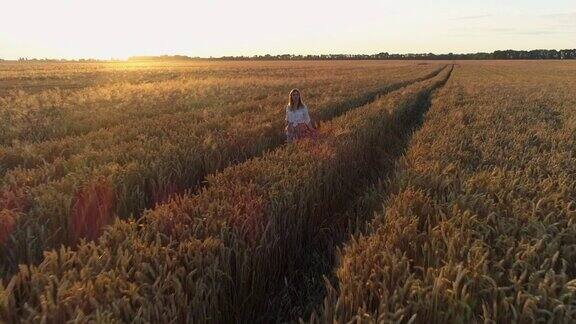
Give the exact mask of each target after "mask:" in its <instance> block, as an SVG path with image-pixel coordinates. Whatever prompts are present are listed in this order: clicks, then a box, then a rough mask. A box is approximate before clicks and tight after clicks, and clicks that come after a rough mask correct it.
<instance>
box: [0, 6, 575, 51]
mask: <svg viewBox="0 0 576 324" xmlns="http://www.w3.org/2000/svg"><path fill="white" fill-rule="evenodd" d="M0 7H1V8H2V10H1V14H0V58H3V59H16V58H19V57H28V58H66V59H77V58H99V59H109V58H118V59H124V58H127V57H129V56H134V55H162V54H168V55H173V54H180V55H189V56H201V57H209V56H214V57H219V56H228V55H234V56H236V55H256V54H259V55H263V54H271V55H276V54H328V53H351V54H362V53H363V54H375V53H380V52H389V53H429V52H432V53H449V52H453V53H472V52H492V51H494V50H499V49H516V50H528V49H567V48H576V1H575V0H548V1H542V0H540V1H534V0H522V1H520V0H508V1H505V0H499V1H496V0H482V1H480V0H458V1H456V0H437V1H424V0H412V1H388V0H387V1H375V0H354V1H334V0H332V1H324V0H322V1H314V0H306V1H303V0H292V1H273V0H244V1H223V0H214V1H208V0H206V1H202V0H192V1H190V0H189V1H179V0H162V1H146V0H138V1H133V0H99V1H83V0H42V1H40V0H17V1H16V0H0Z"/></svg>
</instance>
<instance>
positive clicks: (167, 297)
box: [0, 70, 449, 322]
mask: <svg viewBox="0 0 576 324" xmlns="http://www.w3.org/2000/svg"><path fill="white" fill-rule="evenodd" d="M448 75H449V71H448V70H444V71H443V72H441V73H440V75H438V76H436V77H434V78H432V79H430V80H426V81H422V82H419V83H416V84H414V85H410V86H408V87H406V88H404V89H401V90H398V91H396V92H393V93H390V94H389V95H387V96H384V97H382V98H379V99H377V100H375V101H374V102H372V103H370V104H368V105H365V106H362V107H359V108H356V109H353V110H351V111H349V112H347V113H345V114H344V115H342V116H340V117H338V118H335V119H334V120H332V121H330V122H329V123H326V124H325V125H324V126H323V127H322V131H321V136H320V138H319V139H318V140H316V141H310V140H306V141H301V142H298V143H296V144H294V145H287V146H285V147H282V148H279V149H277V150H274V151H271V152H268V153H266V154H264V155H263V156H262V157H258V158H253V159H251V160H249V161H247V162H245V163H242V164H238V165H235V166H231V167H229V168H226V169H225V170H223V171H222V172H220V173H217V174H215V175H213V176H210V177H208V185H207V186H206V187H205V188H204V189H202V190H201V192H199V193H198V194H197V195H192V196H187V195H185V196H181V197H177V198H176V199H175V200H172V201H171V202H169V203H168V204H164V205H160V206H158V207H157V208H156V209H154V210H152V211H149V212H147V213H146V214H145V217H144V218H143V219H142V220H141V221H139V222H136V221H133V220H128V221H117V222H116V223H115V224H114V225H113V226H112V227H110V228H109V230H107V231H106V232H105V233H104V235H103V236H102V237H101V238H100V239H99V240H98V242H85V243H81V244H80V245H79V246H78V247H77V249H76V250H75V251H72V250H70V249H64V248H62V249H60V250H57V251H51V252H47V253H46V258H45V260H44V261H43V262H42V263H41V264H40V265H39V266H38V267H35V266H26V267H21V268H20V271H19V273H18V274H17V275H16V276H14V277H13V278H12V279H11V280H10V282H9V283H8V284H7V286H5V288H0V289H1V291H2V295H1V297H2V300H3V303H2V304H1V305H3V308H2V309H1V312H0V314H1V315H2V316H3V317H2V318H3V319H4V320H6V321H11V320H13V319H15V318H27V319H28V320H38V319H40V318H46V319H49V320H65V319H71V318H76V319H83V320H89V319H93V320H111V319H117V320H121V321H123V320H129V319H130V318H134V316H138V318H140V319H141V320H143V321H158V320H161V319H162V318H164V316H170V317H172V318H174V319H177V320H180V321H196V322H198V321H200V322H202V321H208V322H226V321H239V320H265V319H266V318H271V316H274V315H271V313H270V312H271V311H272V312H273V310H272V309H269V307H271V306H272V305H271V304H270V300H269V297H270V293H272V292H274V291H278V290H279V289H281V288H282V287H281V286H282V282H283V278H284V276H286V275H288V274H289V273H290V272H291V271H292V270H295V269H297V259H298V258H299V257H300V256H302V255H303V254H304V253H305V250H303V248H305V247H306V244H307V242H309V241H310V240H311V239H312V237H313V235H314V234H315V233H317V232H318V226H320V225H321V224H324V223H325V221H326V217H329V216H330V215H331V214H332V213H333V212H337V211H338V210H340V209H341V208H343V207H344V205H345V201H346V199H348V198H350V197H349V195H350V192H349V191H348V190H347V188H351V187H354V186H355V185H357V184H359V183H361V182H362V180H363V179H365V178H366V177H367V176H368V175H369V174H371V173H373V172H374V170H372V169H371V168H372V167H374V166H375V165H378V160H379V159H381V158H386V156H387V155H388V154H390V151H388V149H392V150H393V149H394V148H392V147H390V148H388V149H387V148H386V146H385V145H384V146H383V144H385V142H386V140H387V139H391V138H395V137H397V136H399V134H398V132H397V130H398V128H397V126H395V125H396V123H399V122H405V121H406V120H413V118H412V117H413V116H414V114H416V115H417V112H418V111H419V109H420V108H421V107H422V102H423V101H425V99H426V98H427V96H428V94H429V92H430V91H432V90H433V89H434V88H436V87H438V86H440V85H441V84H442V83H443V82H444V81H445V80H446V78H447V77H448ZM409 116H410V117H411V118H407V117H409ZM375 148H378V149H375ZM96 260H98V261H96ZM53 289H56V292H55V293H54V290H53ZM167 292H169V293H167ZM46 294H50V296H54V297H55V299H53V298H52V297H51V299H50V300H51V302H48V303H43V302H41V301H43V300H46V296H47V295H46ZM88 296H90V300H92V302H91V303H90V305H88V304H85V303H84V301H85V300H87V299H86V298H87V297H88ZM24 303H26V304H27V305H28V307H26V308H22V307H20V306H19V305H23V304H24ZM40 304H42V306H41V307H40Z"/></svg>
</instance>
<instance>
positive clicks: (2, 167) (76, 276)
mask: <svg viewBox="0 0 576 324" xmlns="http://www.w3.org/2000/svg"><path fill="white" fill-rule="evenodd" d="M292 88H299V89H300V90H301V91H302V93H303V99H304V101H305V103H306V104H307V105H308V107H309V108H310V111H311V113H312V115H313V117H314V118H315V119H316V120H318V121H320V128H319V136H318V138H317V139H303V140H299V141H297V142H295V143H289V144H286V143H285V137H284V115H285V110H284V107H285V105H286V102H287V96H288V93H289V91H290V90H291V89H292ZM575 109H576V64H575V63H572V62H566V61H545V62H540V61H455V62H453V61H279V62H277V61H274V62H266V61H262V62H254V61H248V62H226V61H197V62H196V61H192V62H141V63H138V62H130V63H7V62H6V63H0V117H1V119H2V125H1V126H0V278H1V279H0V322H7V323H18V322H48V323H60V322H67V321H74V322H106V323H108V322H138V323H140V322H194V323H204V322H207V323H231V322H246V323H254V322H314V323H317V322H320V323H348V322H356V323H381V322H383V323H388V322H399V323H445V322H474V323H477V322H484V323H502V322H518V323H530V322H550V323H570V322H575V321H576V266H575V264H576V225H575V221H576V219H575V218H576V201H575V199H576V163H575V162H576V156H574V152H576V129H575V127H576V111H575Z"/></svg>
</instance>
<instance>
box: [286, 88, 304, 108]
mask: <svg viewBox="0 0 576 324" xmlns="http://www.w3.org/2000/svg"><path fill="white" fill-rule="evenodd" d="M294 92H298V95H299V96H298V105H297V106H294V100H293V99H292V94H293V93H294ZM288 106H289V107H290V110H295V109H297V108H300V107H304V106H305V105H304V102H303V101H302V92H300V90H298V89H296V88H294V89H292V90H290V94H289V95H288Z"/></svg>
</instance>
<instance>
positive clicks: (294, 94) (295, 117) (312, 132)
mask: <svg viewBox="0 0 576 324" xmlns="http://www.w3.org/2000/svg"><path fill="white" fill-rule="evenodd" d="M304 137H312V138H316V129H315V128H314V127H313V123H312V119H311V118H310V114H309V112H308V107H306V105H305V104H304V103H303V102H302V95H301V94H300V90H298V89H292V91H290V95H289V98H288V105H287V106H286V140H287V141H288V142H292V141H293V140H296V139H300V138H304Z"/></svg>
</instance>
